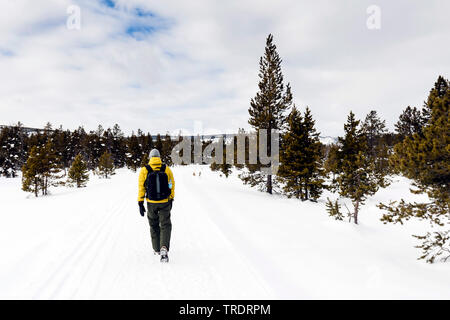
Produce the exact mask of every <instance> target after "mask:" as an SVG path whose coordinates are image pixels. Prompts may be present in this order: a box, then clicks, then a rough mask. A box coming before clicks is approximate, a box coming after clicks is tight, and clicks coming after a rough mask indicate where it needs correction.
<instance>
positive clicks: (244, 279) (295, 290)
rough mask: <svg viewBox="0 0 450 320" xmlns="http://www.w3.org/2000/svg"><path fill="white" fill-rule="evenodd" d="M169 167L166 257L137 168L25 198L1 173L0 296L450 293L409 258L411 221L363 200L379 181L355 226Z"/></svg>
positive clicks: (433, 271)
mask: <svg viewBox="0 0 450 320" xmlns="http://www.w3.org/2000/svg"><path fill="white" fill-rule="evenodd" d="M199 171H202V175H201V176H198V172H199ZM193 172H196V173H197V174H196V175H195V176H193ZM174 174H175V180H176V192H175V202H174V204H173V208H172V224H173V230H172V241H171V250H170V253H169V257H170V262H169V263H168V264H161V263H160V262H159V256H154V255H153V250H152V248H151V242H150V232H149V226H148V219H147V217H141V216H140V215H139V211H138V206H137V203H136V198H137V178H138V174H137V173H132V172H130V171H128V170H125V169H121V170H118V173H117V174H116V175H115V176H113V177H112V178H111V179H107V180H103V179H99V178H98V177H92V179H91V181H90V182H89V184H88V187H87V188H82V189H76V188H72V189H71V188H55V189H53V192H54V194H52V195H50V196H47V197H41V198H37V199H35V198H33V197H29V196H28V195H27V194H25V193H24V192H22V191H19V190H20V179H1V180H0V195H1V197H2V199H0V203H1V208H2V210H1V212H0V220H1V223H0V243H1V247H0V249H1V252H2V260H1V261H0V298H3V299H13V298H25V299H274V298H275V299H278V298H287V299H292V298H294V299H300V298H314V297H319V298H380V297H381V298H395V297H397V298H428V297H433V298H439V297H447V298H449V297H450V292H448V288H449V287H450V280H449V279H450V272H449V270H448V269H449V268H448V264H437V265H433V266H429V265H425V264H424V263H423V262H417V261H416V260H415V259H416V257H417V254H418V252H417V251H416V250H415V249H414V248H413V247H412V245H413V244H414V242H412V240H411V239H410V238H411V237H410V234H412V233H416V234H418V233H420V232H416V231H417V230H422V229H421V228H422V227H417V228H415V227H413V228H412V229H411V230H406V229H404V228H402V227H400V226H381V224H380V223H379V221H378V218H377V217H376V210H377V209H376V207H375V204H376V203H377V202H379V201H380V199H382V200H383V201H385V199H389V198H388V197H390V196H391V193H390V191H383V193H382V194H381V195H380V198H377V199H376V200H373V201H372V202H371V204H370V205H369V204H368V205H367V206H366V207H364V210H366V211H367V212H370V215H363V216H362V221H363V222H362V224H361V225H360V226H358V227H355V226H353V225H351V224H348V223H345V222H335V221H333V220H331V219H330V218H328V217H327V216H326V213H325V209H324V205H323V203H320V202H319V204H312V203H301V202H299V201H297V200H293V199H285V198H282V199H279V198H280V197H279V196H268V195H265V194H263V193H260V192H258V191H255V190H250V189H249V188H248V187H246V186H243V185H242V183H241V182H240V181H238V179H236V177H232V178H229V179H228V180H226V179H225V178H224V177H219V175H218V173H211V172H210V171H209V168H207V167H199V166H183V167H175V168H174ZM395 188H397V189H398V190H403V189H399V186H398V185H396V186H395V187H393V189H392V190H397V189H395ZM404 189H405V190H406V188H404ZM396 192H399V191H396ZM401 192H403V191H401ZM402 195H403V194H402ZM325 199H326V197H325ZM17 207H19V208H20V210H17ZM413 231H414V232H413ZM394 244H395V245H394ZM349 248H353V250H350V249H349ZM406 271H407V272H406Z"/></svg>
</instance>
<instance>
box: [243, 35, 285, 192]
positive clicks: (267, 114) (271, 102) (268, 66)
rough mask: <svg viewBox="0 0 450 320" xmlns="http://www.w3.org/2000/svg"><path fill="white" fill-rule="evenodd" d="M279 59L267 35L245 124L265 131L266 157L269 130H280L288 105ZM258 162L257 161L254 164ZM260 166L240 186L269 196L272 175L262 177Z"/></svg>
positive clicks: (250, 172)
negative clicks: (248, 187) (256, 83)
mask: <svg viewBox="0 0 450 320" xmlns="http://www.w3.org/2000/svg"><path fill="white" fill-rule="evenodd" d="M281 61H282V60H281V58H280V56H279V55H278V52H277V49H276V46H275V44H274V43H273V36H272V35H271V34H270V35H269V36H268V37H267V40H266V48H265V52H264V55H263V56H262V57H261V59H260V62H259V78H260V81H259V84H258V87H259V91H258V92H257V94H256V96H255V97H254V98H253V99H252V100H251V102H250V108H249V109H248V112H249V114H250V119H249V121H248V122H249V124H250V125H251V126H252V127H253V128H254V129H255V130H256V131H257V132H259V130H260V129H266V130H267V133H268V139H267V141H268V143H267V150H262V151H263V152H265V151H267V152H266V154H268V155H271V147H270V141H271V130H272V129H275V130H282V129H283V128H284V125H285V120H286V115H285V113H286V112H287V111H288V110H289V108H290V107H291V104H292V94H291V88H290V85H289V84H288V85H287V86H286V87H285V85H284V81H283V74H282V72H281ZM258 163H259V161H258ZM260 168H261V165H259V168H258V166H254V167H253V168H251V167H249V172H248V174H246V175H244V176H243V181H244V183H249V184H250V185H253V186H256V185H257V186H259V187H260V188H264V189H265V190H266V191H267V192H268V193H272V175H270V174H268V175H266V176H265V175H263V174H262V172H261V170H260Z"/></svg>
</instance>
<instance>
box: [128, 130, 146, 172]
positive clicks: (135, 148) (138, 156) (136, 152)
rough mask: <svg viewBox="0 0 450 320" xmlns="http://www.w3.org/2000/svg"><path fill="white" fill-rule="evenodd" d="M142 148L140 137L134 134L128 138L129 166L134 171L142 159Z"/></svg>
mask: <svg viewBox="0 0 450 320" xmlns="http://www.w3.org/2000/svg"><path fill="white" fill-rule="evenodd" d="M142 155H143V154H142V148H141V144H140V143H139V139H138V137H137V136H136V135H134V134H132V135H131V137H130V138H129V139H128V140H127V166H128V168H130V169H131V170H133V171H136V170H137V168H138V167H139V166H140V164H141V161H142Z"/></svg>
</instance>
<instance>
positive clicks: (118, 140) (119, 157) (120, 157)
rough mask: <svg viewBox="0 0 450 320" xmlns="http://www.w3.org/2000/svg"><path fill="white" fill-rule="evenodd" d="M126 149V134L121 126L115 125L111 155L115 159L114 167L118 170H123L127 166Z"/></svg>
mask: <svg viewBox="0 0 450 320" xmlns="http://www.w3.org/2000/svg"><path fill="white" fill-rule="evenodd" d="M125 149H126V146H125V139H124V134H123V132H122V130H121V129H120V126H119V125H118V124H115V125H114V126H113V129H112V142H111V153H112V155H113V158H114V166H115V167H117V168H122V167H123V166H125V164H126V161H125V159H126V157H125V153H126V151H125Z"/></svg>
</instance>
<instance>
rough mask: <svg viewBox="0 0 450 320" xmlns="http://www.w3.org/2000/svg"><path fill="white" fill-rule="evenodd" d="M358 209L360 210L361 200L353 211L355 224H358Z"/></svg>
mask: <svg viewBox="0 0 450 320" xmlns="http://www.w3.org/2000/svg"><path fill="white" fill-rule="evenodd" d="M358 210H359V201H356V203H355V212H354V213H353V221H355V224H358Z"/></svg>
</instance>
